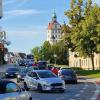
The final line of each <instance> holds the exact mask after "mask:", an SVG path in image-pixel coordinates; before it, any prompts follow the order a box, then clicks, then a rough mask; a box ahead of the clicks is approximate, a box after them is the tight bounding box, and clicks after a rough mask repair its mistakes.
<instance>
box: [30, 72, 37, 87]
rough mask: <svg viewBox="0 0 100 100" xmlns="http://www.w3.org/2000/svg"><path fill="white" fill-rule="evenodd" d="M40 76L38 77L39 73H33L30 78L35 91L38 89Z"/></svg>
mask: <svg viewBox="0 0 100 100" xmlns="http://www.w3.org/2000/svg"><path fill="white" fill-rule="evenodd" d="M38 79H39V78H38V76H37V73H36V72H31V76H30V80H31V83H30V84H31V86H32V87H33V88H34V89H37V85H38Z"/></svg>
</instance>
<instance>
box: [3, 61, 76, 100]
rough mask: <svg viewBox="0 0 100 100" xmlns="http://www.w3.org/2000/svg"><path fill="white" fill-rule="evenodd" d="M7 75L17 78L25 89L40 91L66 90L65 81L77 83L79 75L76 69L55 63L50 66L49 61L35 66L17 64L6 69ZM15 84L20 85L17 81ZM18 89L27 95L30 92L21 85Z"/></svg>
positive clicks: (29, 98) (29, 99)
mask: <svg viewBox="0 0 100 100" xmlns="http://www.w3.org/2000/svg"><path fill="white" fill-rule="evenodd" d="M5 77H6V78H8V77H14V78H16V79H17V83H19V82H22V83H23V87H24V89H25V90H27V91H28V90H29V89H32V90H38V91H39V92H43V91H59V92H64V91H65V83H75V84H76V83H77V76H76V73H75V71H74V70H72V69H67V68H60V67H54V66H53V65H49V66H48V65H47V63H45V62H43V61H42V62H39V63H38V64H36V65H34V66H16V67H15V66H13V67H11V68H8V69H7V70H6V73H5ZM9 82H10V81H9ZM13 84H15V85H16V87H19V86H17V84H16V83H13ZM5 86H6V85H5ZM17 91H18V92H20V93H21V94H22V93H25V95H27V93H28V92H25V91H23V89H21V88H20V87H19V89H18V90H17ZM13 92H14V91H12V92H11V93H13ZM14 93H15V92H14ZM23 95H24V94H23ZM23 97H24V96H23ZM4 100H5V99H4ZM15 100H19V99H15ZM20 100H21V99H20ZM24 100H26V99H24ZM27 100H31V96H29V97H28V99H27Z"/></svg>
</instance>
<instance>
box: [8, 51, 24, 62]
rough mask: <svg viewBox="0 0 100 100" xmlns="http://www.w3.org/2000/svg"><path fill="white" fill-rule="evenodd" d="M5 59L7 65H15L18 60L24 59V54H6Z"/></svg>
mask: <svg viewBox="0 0 100 100" xmlns="http://www.w3.org/2000/svg"><path fill="white" fill-rule="evenodd" d="M6 59H7V62H8V64H17V63H18V62H19V61H20V60H23V59H26V54H25V53H13V52H8V54H7V57H6Z"/></svg>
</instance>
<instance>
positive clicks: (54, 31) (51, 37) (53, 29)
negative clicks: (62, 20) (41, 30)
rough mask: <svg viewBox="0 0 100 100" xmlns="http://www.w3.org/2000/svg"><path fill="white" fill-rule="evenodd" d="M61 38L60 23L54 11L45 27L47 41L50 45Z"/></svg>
mask: <svg viewBox="0 0 100 100" xmlns="http://www.w3.org/2000/svg"><path fill="white" fill-rule="evenodd" d="M60 40H61V25H60V24H59V23H58V22H57V15H56V13H55V12H53V14H52V19H51V22H49V24H48V27H47V41H49V42H50V44H51V45H53V44H55V43H57V42H58V41H60Z"/></svg>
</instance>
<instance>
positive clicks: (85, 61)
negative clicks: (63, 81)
mask: <svg viewBox="0 0 100 100" xmlns="http://www.w3.org/2000/svg"><path fill="white" fill-rule="evenodd" d="M69 66H70V67H81V68H82V69H85V70H92V62H91V59H90V58H89V57H87V58H84V57H80V56H79V54H78V52H71V51H69ZM94 67H95V70H97V69H100V53H98V54H96V53H94Z"/></svg>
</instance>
